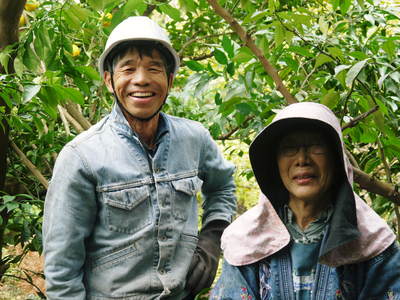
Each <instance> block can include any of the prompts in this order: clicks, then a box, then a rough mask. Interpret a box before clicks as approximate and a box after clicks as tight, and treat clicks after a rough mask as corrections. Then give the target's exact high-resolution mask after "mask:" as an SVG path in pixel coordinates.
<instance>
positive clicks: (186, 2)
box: [179, 0, 197, 12]
mask: <svg viewBox="0 0 400 300" xmlns="http://www.w3.org/2000/svg"><path fill="white" fill-rule="evenodd" d="M179 2H180V4H181V5H182V6H183V7H185V8H186V11H190V12H195V11H196V10H197V4H196V3H195V2H194V0H180V1H179Z"/></svg>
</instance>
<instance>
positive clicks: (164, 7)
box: [159, 3, 181, 21]
mask: <svg viewBox="0 0 400 300" xmlns="http://www.w3.org/2000/svg"><path fill="white" fill-rule="evenodd" d="M159 8H160V10H161V11H162V12H163V13H165V14H167V15H168V16H169V17H171V19H173V20H175V21H180V20H181V12H180V11H179V10H178V9H176V8H175V7H172V6H171V5H169V4H167V3H165V4H161V5H160V6H159Z"/></svg>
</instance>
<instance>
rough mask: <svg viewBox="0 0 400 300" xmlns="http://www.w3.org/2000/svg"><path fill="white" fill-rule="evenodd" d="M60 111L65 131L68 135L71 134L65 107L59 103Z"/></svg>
mask: <svg viewBox="0 0 400 300" xmlns="http://www.w3.org/2000/svg"><path fill="white" fill-rule="evenodd" d="M57 109H58V112H59V113H60V117H61V121H62V123H63V124H64V128H65V132H66V134H67V135H71V131H70V130H69V124H68V120H67V118H66V117H65V112H64V108H63V107H62V106H61V105H57Z"/></svg>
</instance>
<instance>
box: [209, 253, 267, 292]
mask: <svg viewBox="0 0 400 300" xmlns="http://www.w3.org/2000/svg"><path fill="white" fill-rule="evenodd" d="M258 278H259V277H258V265H257V264H252V265H247V266H241V267H236V266H232V265H230V264H229V263H228V262H227V261H225V260H224V263H223V266H222V274H221V276H220V277H219V279H218V281H217V283H216V284H215V287H214V288H213V289H212V291H211V294H210V297H209V299H210V300H237V299H252V300H259V299H260V294H259V283H258V281H259V279H258Z"/></svg>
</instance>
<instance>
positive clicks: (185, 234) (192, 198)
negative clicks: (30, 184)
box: [43, 106, 236, 300]
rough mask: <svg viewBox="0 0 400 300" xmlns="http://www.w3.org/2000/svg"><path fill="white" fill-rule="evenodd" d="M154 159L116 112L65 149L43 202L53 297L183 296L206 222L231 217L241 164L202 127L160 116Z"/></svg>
mask: <svg viewBox="0 0 400 300" xmlns="http://www.w3.org/2000/svg"><path fill="white" fill-rule="evenodd" d="M160 119H162V122H163V124H164V125H163V126H164V127H165V128H164V130H163V134H159V136H158V140H157V143H158V149H157V151H156V153H155V154H154V156H150V155H148V153H147V151H146V150H145V148H144V147H143V146H142V144H141V143H140V141H139V139H138V138H137V137H136V135H135V134H134V133H133V131H132V130H131V128H130V127H129V124H128V122H127V121H126V119H125V118H124V116H123V114H122V113H121V111H120V109H119V107H118V106H114V108H113V111H112V112H111V114H110V115H108V116H107V117H105V118H104V119H103V120H102V121H100V122H99V123H97V124H96V125H94V126H93V127H91V128H90V129H89V130H88V131H86V132H84V133H82V134H80V135H79V136H78V137H77V138H75V139H74V140H73V141H72V142H70V143H68V144H67V145H66V146H65V147H64V148H63V150H62V151H61V152H60V154H59V157H58V159H57V162H56V164H55V167H54V172H53V177H52V180H51V183H50V187H49V189H48V193H47V196H46V201H45V213H44V224H43V241H44V256H45V276H46V284H47V287H46V288H47V296H48V299H96V300H105V299H146V300H148V299H160V298H162V299H181V298H182V297H184V296H185V294H186V292H185V290H184V286H185V280H186V276H187V271H188V268H189V265H190V262H191V260H192V256H193V253H194V250H195V248H196V245H197V235H198V216H197V215H198V211H197V210H198V209H197V200H196V194H197V192H198V191H200V190H201V191H202V196H203V197H202V199H203V216H202V222H203V226H204V225H206V224H207V223H209V222H210V221H213V220H226V221H228V222H230V221H231V219H232V216H233V214H234V212H235V203H236V199H235V196H234V191H235V187H234V182H233V177H232V174H233V171H234V167H233V165H232V164H230V163H228V162H227V161H225V160H224V159H223V157H222V156H221V154H220V152H219V151H218V148H217V145H216V144H215V142H214V141H213V140H212V139H211V137H210V135H209V133H208V131H207V130H206V129H205V128H204V127H203V126H202V125H200V124H199V123H197V122H194V121H190V120H186V119H182V118H177V117H172V116H169V115H166V114H161V116H160Z"/></svg>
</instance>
